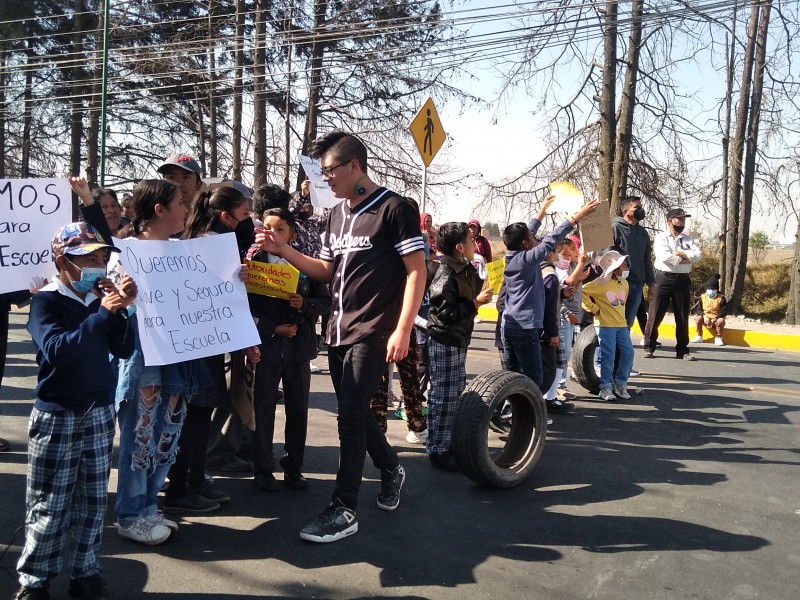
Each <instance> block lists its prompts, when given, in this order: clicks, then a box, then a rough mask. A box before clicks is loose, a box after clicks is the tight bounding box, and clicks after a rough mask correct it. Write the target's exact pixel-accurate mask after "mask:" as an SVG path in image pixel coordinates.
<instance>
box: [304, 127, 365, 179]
mask: <svg viewBox="0 0 800 600" xmlns="http://www.w3.org/2000/svg"><path fill="white" fill-rule="evenodd" d="M326 154H330V155H331V156H330V158H331V159H332V160H334V161H336V162H337V163H341V162H345V161H348V160H357V161H358V166H359V167H361V170H362V171H363V172H364V173H366V172H367V147H366V146H365V145H364V144H363V143H362V142H361V140H359V139H358V138H357V137H356V136H354V135H352V134H349V133H345V132H344V131H331V132H330V133H326V134H325V135H323V136H322V137H321V138H317V139H316V140H314V141H313V142H312V143H311V147H310V148H309V149H308V155H309V156H310V157H311V158H322V157H323V156H324V155H326Z"/></svg>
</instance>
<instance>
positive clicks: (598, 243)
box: [580, 202, 614, 252]
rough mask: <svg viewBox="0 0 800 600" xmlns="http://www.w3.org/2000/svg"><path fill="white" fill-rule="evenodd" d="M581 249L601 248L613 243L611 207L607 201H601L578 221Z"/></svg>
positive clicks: (585, 250) (589, 250)
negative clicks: (595, 208) (586, 215)
mask: <svg viewBox="0 0 800 600" xmlns="http://www.w3.org/2000/svg"><path fill="white" fill-rule="evenodd" d="M580 228H581V244H582V246H581V249H582V250H583V251H584V252H592V251H597V250H602V249H603V248H607V247H608V246H613V245H614V234H613V232H612V231H611V207H610V205H609V203H608V202H601V203H600V204H598V205H597V210H595V211H594V212H593V213H592V214H590V215H589V216H588V217H584V218H583V219H582V220H581V223H580Z"/></svg>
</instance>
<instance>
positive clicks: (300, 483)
mask: <svg viewBox="0 0 800 600" xmlns="http://www.w3.org/2000/svg"><path fill="white" fill-rule="evenodd" d="M283 483H284V484H285V485H286V486H287V487H290V488H292V489H293V490H304V489H306V488H307V487H308V480H307V479H306V478H305V477H304V476H303V474H302V473H301V472H300V471H297V470H288V471H284V472H283Z"/></svg>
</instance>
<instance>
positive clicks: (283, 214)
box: [263, 208, 297, 231]
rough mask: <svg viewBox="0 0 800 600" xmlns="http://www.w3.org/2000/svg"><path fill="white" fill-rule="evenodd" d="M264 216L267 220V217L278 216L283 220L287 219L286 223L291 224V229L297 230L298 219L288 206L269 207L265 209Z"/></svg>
mask: <svg viewBox="0 0 800 600" xmlns="http://www.w3.org/2000/svg"><path fill="white" fill-rule="evenodd" d="M263 216H264V220H265V221H266V220H267V217H278V218H279V219H281V220H282V221H286V224H287V225H289V229H291V230H292V231H297V220H296V219H295V218H294V215H293V214H292V213H290V212H289V210H288V209H286V208H268V209H267V210H265V211H264V215H263Z"/></svg>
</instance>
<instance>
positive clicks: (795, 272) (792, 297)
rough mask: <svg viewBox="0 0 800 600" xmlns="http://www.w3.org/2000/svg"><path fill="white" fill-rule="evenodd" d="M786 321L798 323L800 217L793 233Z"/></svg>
mask: <svg viewBox="0 0 800 600" xmlns="http://www.w3.org/2000/svg"><path fill="white" fill-rule="evenodd" d="M786 322H787V323H788V324H789V325H797V324H798V323H800V219H798V220H797V231H795V234H794V259H793V260H792V269H791V274H790V284H789V306H788V307H787V308H786Z"/></svg>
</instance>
